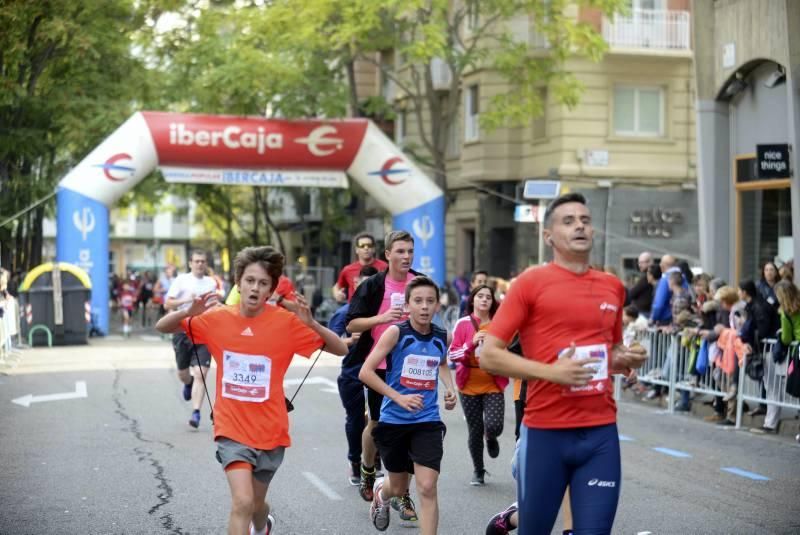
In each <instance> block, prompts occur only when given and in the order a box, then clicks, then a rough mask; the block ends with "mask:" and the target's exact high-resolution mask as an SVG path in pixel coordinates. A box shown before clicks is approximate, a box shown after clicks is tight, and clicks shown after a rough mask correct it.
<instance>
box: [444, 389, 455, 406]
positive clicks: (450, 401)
mask: <svg viewBox="0 0 800 535" xmlns="http://www.w3.org/2000/svg"><path fill="white" fill-rule="evenodd" d="M444 408H445V409H447V410H448V411H451V410H453V409H455V408H456V395H455V393H454V392H452V391H450V390H447V391H445V393H444Z"/></svg>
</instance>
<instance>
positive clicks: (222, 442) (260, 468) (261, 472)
mask: <svg viewBox="0 0 800 535" xmlns="http://www.w3.org/2000/svg"><path fill="white" fill-rule="evenodd" d="M285 449H286V448H284V447H283V446H278V447H277V448H275V449H272V450H257V449H255V448H251V447H249V446H245V445H244V444H241V443H239V442H236V441H235V440H231V439H229V438H225V437H220V438H218V439H217V460H218V461H219V462H220V464H222V468H223V469H224V468H226V467H227V466H228V465H229V464H231V463H232V462H236V461H243V462H246V463H248V464H250V465H251V466H252V467H253V477H255V478H256V479H258V480H259V481H261V482H262V483H263V484H265V485H269V482H270V481H272V477H273V476H274V475H275V472H277V471H278V467H279V466H280V465H281V463H282V462H283V453H284V451H285Z"/></svg>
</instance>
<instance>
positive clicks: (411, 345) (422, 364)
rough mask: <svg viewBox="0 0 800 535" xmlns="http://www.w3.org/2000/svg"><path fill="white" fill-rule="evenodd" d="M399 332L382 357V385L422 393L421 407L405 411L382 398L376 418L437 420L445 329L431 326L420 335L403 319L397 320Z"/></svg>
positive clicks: (388, 420) (396, 421)
mask: <svg viewBox="0 0 800 535" xmlns="http://www.w3.org/2000/svg"><path fill="white" fill-rule="evenodd" d="M397 327H398V328H399V329H400V335H399V336H398V338H397V344H396V345H395V346H394V349H392V352H391V353H389V355H388V356H387V357H386V384H388V385H389V386H391V387H392V388H394V389H395V390H397V391H398V392H399V393H401V394H422V396H423V407H422V409H421V410H418V411H416V412H409V411H407V410H406V409H404V408H403V407H401V406H400V405H398V404H397V403H395V402H394V401H392V400H391V399H389V398H388V397H384V398H383V404H382V405H381V416H380V421H381V422H386V423H389V424H413V423H420V422H439V421H441V418H440V416H439V395H438V388H439V365H440V364H442V363H444V362H445V358H446V356H447V332H445V330H444V329H441V328H440V327H437V326H436V325H431V332H430V333H428V334H421V333H419V332H417V331H415V330H414V328H413V327H411V322H410V321H409V320H406V321H404V322H402V323H399V324H398V325H397Z"/></svg>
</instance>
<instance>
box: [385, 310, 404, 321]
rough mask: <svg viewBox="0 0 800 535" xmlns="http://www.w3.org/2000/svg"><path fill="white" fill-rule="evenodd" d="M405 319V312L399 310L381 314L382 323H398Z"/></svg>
mask: <svg viewBox="0 0 800 535" xmlns="http://www.w3.org/2000/svg"><path fill="white" fill-rule="evenodd" d="M402 317H403V310H402V309H399V308H390V309H389V310H387V311H386V312H384V313H383V314H381V323H397V322H398V321H400V319H401V318H402Z"/></svg>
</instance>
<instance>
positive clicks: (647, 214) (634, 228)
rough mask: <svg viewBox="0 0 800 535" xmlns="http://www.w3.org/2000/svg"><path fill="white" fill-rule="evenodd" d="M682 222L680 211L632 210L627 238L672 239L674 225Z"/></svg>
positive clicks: (659, 209)
mask: <svg viewBox="0 0 800 535" xmlns="http://www.w3.org/2000/svg"><path fill="white" fill-rule="evenodd" d="M683 222H684V218H683V214H682V213H681V212H680V210H673V209H670V208H662V207H656V208H652V209H644V210H634V211H633V212H631V216H630V222H629V225H628V236H631V237H636V238H672V237H673V236H674V235H675V227H676V225H682V224H683Z"/></svg>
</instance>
